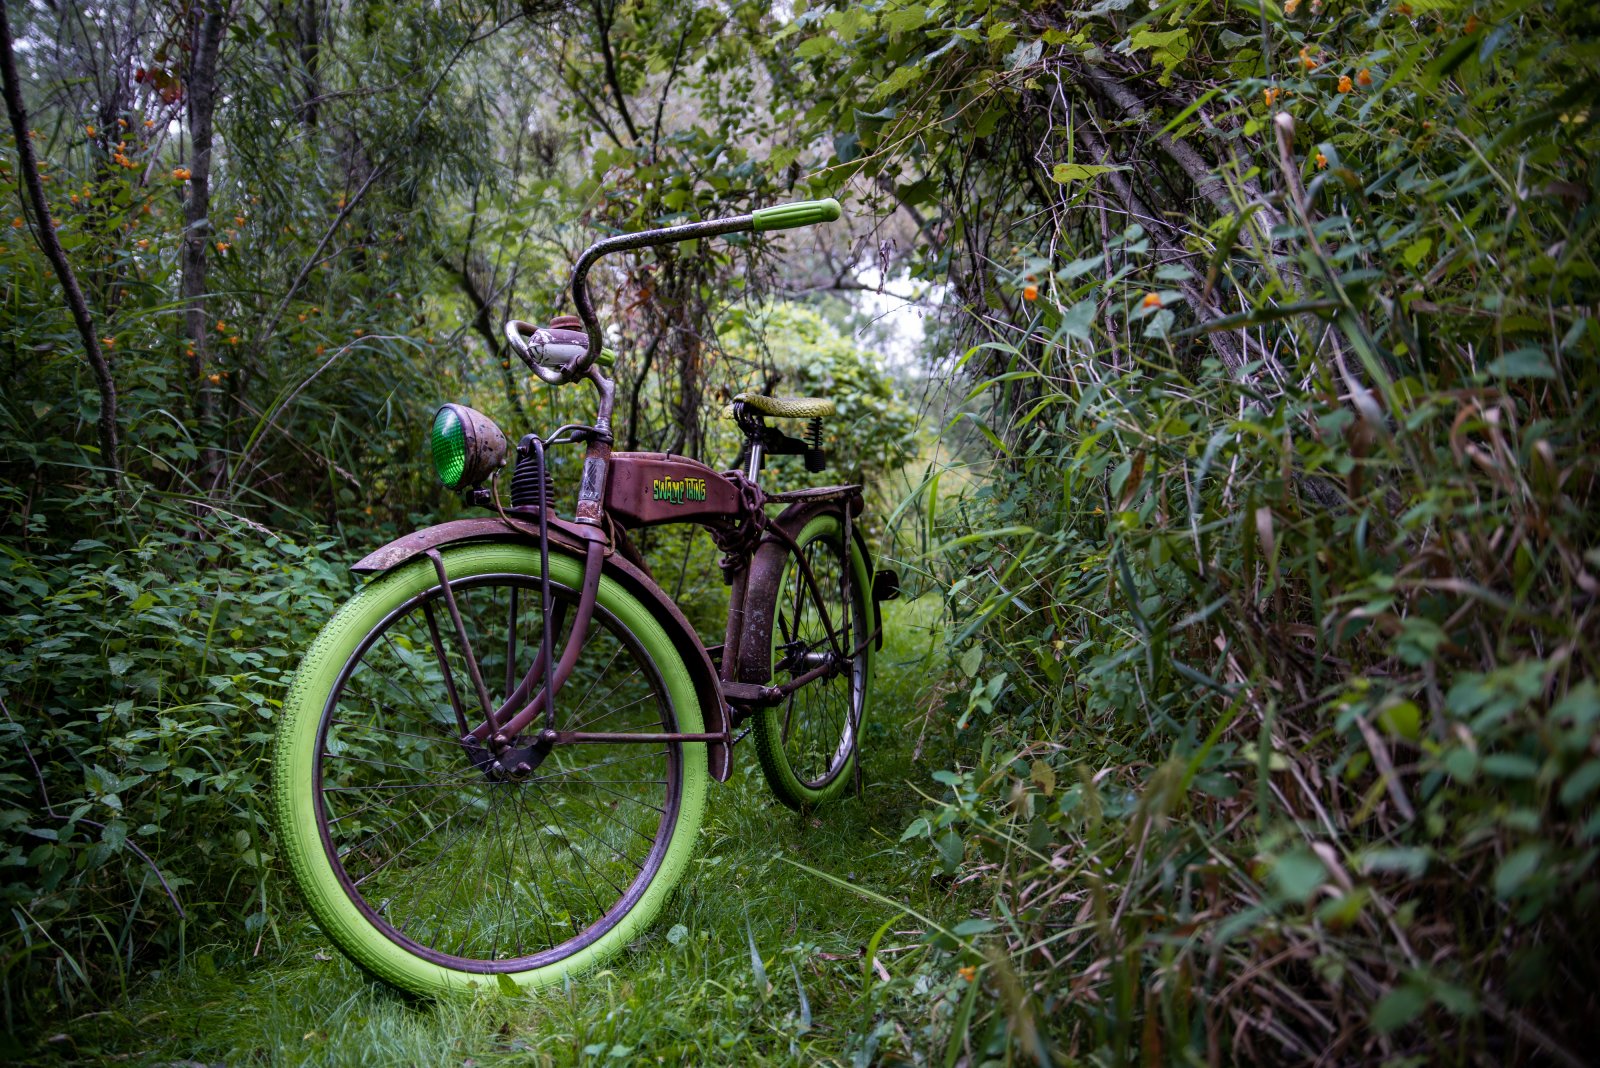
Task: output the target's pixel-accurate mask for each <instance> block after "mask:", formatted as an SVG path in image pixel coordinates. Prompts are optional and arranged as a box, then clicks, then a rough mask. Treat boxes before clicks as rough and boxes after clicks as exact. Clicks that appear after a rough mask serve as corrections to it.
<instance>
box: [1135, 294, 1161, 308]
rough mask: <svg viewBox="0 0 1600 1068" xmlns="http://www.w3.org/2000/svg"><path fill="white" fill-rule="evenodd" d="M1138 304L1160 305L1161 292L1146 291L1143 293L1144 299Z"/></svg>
mask: <svg viewBox="0 0 1600 1068" xmlns="http://www.w3.org/2000/svg"><path fill="white" fill-rule="evenodd" d="M1139 305H1140V307H1144V308H1159V307H1161V294H1160V293H1146V294H1145V295H1144V299H1143V300H1141V301H1140V302H1139Z"/></svg>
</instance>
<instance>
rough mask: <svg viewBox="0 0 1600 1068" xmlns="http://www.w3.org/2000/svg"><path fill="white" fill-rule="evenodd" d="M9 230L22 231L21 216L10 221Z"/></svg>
mask: <svg viewBox="0 0 1600 1068" xmlns="http://www.w3.org/2000/svg"><path fill="white" fill-rule="evenodd" d="M11 229H13V230H20V229H22V216H20V215H18V216H17V217H16V218H15V219H12V220H11Z"/></svg>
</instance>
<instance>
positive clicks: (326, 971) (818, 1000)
mask: <svg viewBox="0 0 1600 1068" xmlns="http://www.w3.org/2000/svg"><path fill="white" fill-rule="evenodd" d="M888 608H889V615H888V623H889V627H888V632H887V639H886V643H885V648H884V652H883V654H882V655H881V657H880V659H879V661H878V670H877V676H876V680H875V683H874V688H873V704H872V709H871V722H870V723H869V725H868V728H867V731H866V733H865V736H864V738H865V748H864V767H865V789H864V794H863V796H862V797H861V798H860V799H859V800H858V799H854V798H851V799H847V800H845V801H843V802H840V803H838V804H836V805H834V806H832V807H830V808H827V809H825V810H823V811H820V812H818V813H816V814H814V815H812V816H799V815H796V814H795V813H792V812H790V811H789V810H787V809H785V808H783V807H781V806H780V805H778V804H777V802H776V801H774V800H773V799H772V797H771V793H770V791H769V790H768V789H767V787H766V783H765V782H764V780H763V779H762V777H761V772H760V769H759V768H758V767H757V766H756V762H755V760H754V755H753V751H749V750H747V747H745V746H741V747H740V750H741V751H740V752H739V753H737V754H736V770H735V771H734V774H733V776H732V777H731V778H730V780H729V781H728V782H727V783H724V784H722V785H720V786H717V787H714V788H713V791H712V795H711V800H710V804H709V806H708V809H707V815H706V822H705V826H704V829H703V830H702V832H701V839H700V843H699V848H698V850H697V853H696V857H695V860H694V861H693V863H692V865H691V868H690V873H689V875H688V876H687V877H686V878H685V879H684V881H683V883H682V885H681V886H680V887H679V889H678V892H677V893H676V894H675V895H674V897H673V898H672V900H671V901H670V902H669V903H668V905H667V907H666V909H665V910H664V911H663V913H662V915H661V917H660V919H659V920H658V921H657V922H656V924H655V925H654V926H653V927H652V928H651V929H650V932H649V934H648V935H647V936H646V937H645V938H643V939H641V940H640V942H638V943H637V944H636V945H635V946H634V947H633V948H632V949H631V950H630V951H629V952H628V953H626V954H625V955H624V956H622V957H620V958H618V959H616V960H614V961H612V962H611V964H610V965H609V966H608V967H606V968H604V969H601V970H599V971H597V972H592V973H590V974H588V975H586V976H583V977H581V978H580V979H577V980H575V981H573V982H572V983H570V984H569V985H568V986H566V987H565V988H562V989H555V990H549V991H545V992H543V993H540V994H536V995H533V996H530V997H527V998H524V999H520V1000H512V999H506V998H502V997H499V996H495V995H484V996H482V997H479V998H477V999H460V1000H453V1001H447V1002H430V1001H419V1000H413V999H409V998H407V997H405V996H402V995H400V994H397V993H395V992H393V991H391V990H389V989H387V988H386V987H383V986H381V985H377V984H374V983H372V982H370V981H368V980H367V979H366V978H365V977H364V976H363V975H362V974H361V973H360V972H359V971H358V970H357V969H356V968H355V967H353V966H352V965H351V964H349V963H348V962H347V961H346V960H344V958H343V957H341V956H340V955H339V954H338V952H337V951H336V950H334V949H332V948H331V946H329V944H328V943H327V942H326V941H325V940H324V939H323V938H322V937H321V935H320V934H319V933H318V932H317V930H316V929H315V927H314V925H312V924H311V923H310V922H309V921H308V920H306V919H305V918H304V917H303V916H301V915H299V914H298V913H295V914H291V915H285V916H280V917H278V918H277V923H276V929H277V930H278V931H279V932H280V934H279V936H278V938H276V939H273V938H272V937H271V936H269V938H268V939H267V941H266V943H265V944H264V946H263V948H262V950H261V952H260V954H259V955H255V954H253V949H254V946H253V944H252V943H251V941H250V940H248V939H245V938H243V937H241V941H240V942H238V943H237V944H232V945H218V946H211V947H207V948H205V949H203V950H198V951H195V952H192V953H191V954H190V955H189V956H188V957H187V958H186V963H185V964H184V966H183V967H182V968H181V969H177V970H175V971H173V972H172V973H170V974H168V975H166V976H158V977H155V978H154V979H153V980H152V982H150V983H147V984H146V985H145V989H144V991H143V992H142V993H138V994H136V995H135V996H134V997H133V998H131V999H129V1000H127V1001H125V1002H123V1003H121V1004H119V1005H118V1006H116V1007H114V1008H113V1009H111V1010H109V1011H105V1012H100V1013H95V1014H92V1015H90V1016H87V1017H82V1018H79V1019H77V1020H72V1021H68V1022H65V1023H64V1025H63V1026H62V1027H61V1029H60V1032H59V1033H58V1034H56V1035H54V1036H52V1037H51V1038H50V1039H48V1040H47V1041H46V1042H45V1043H44V1044H43V1046H42V1048H40V1049H38V1050H37V1051H35V1053H36V1055H37V1056H39V1057H49V1058H51V1059H54V1060H59V1061H69V1062H70V1061H95V1062H98V1061H104V1060H109V1059H113V1058H115V1059H117V1060H121V1061H128V1062H132V1063H171V1062H174V1061H188V1062H200V1063H204V1064H216V1063H226V1064H230V1065H233V1064H328V1065H342V1064H352V1065H356V1064H359V1065H377V1064H463V1065H465V1064H475V1065H493V1064H512V1063H515V1064H529V1063H538V1064H551V1065H560V1064H608V1063H609V1064H624V1063H636V1062H638V1061H640V1060H646V1061H657V1060H659V1061H662V1062H665V1063H679V1062H688V1063H707V1062H712V1063H732V1062H738V1063H753V1064H787V1063H818V1062H821V1063H849V1062H850V1061H851V1060H852V1059H855V1058H856V1057H857V1056H858V1055H865V1056H867V1057H870V1056H871V1055H872V1050H871V1048H869V1047H871V1046H873V1045H876V1044H877V1042H879V1041H880V1038H879V1037H875V1035H874V1032H875V1031H876V1032H879V1033H880V1034H881V1033H887V1032H888V1031H891V1030H894V1029H896V1027H898V1028H899V1029H900V1030H901V1031H902V1032H904V1030H905V1028H906V1027H907V1026H912V1024H913V1021H910V1020H900V1019H898V1017H896V1018H895V1019H890V1017H894V1016H895V1014H896V1012H897V1009H896V1006H897V1005H905V1004H909V1003H907V1002H904V1001H902V1000H900V999H898V998H897V997H896V996H895V995H894V994H893V993H892V991H894V990H896V989H899V988H903V987H906V985H907V984H908V983H912V982H920V983H922V984H923V987H924V989H923V990H922V991H920V993H923V994H925V993H927V982H928V980H927V979H926V977H924V976H921V975H920V974H919V975H917V976H912V975H910V971H911V970H912V969H913V968H918V969H920V968H922V967H923V966H924V965H925V964H926V962H927V959H928V958H927V957H926V954H925V952H923V951H921V943H920V937H921V932H920V930H917V929H916V928H917V923H916V921H913V920H910V919H909V918H907V917H904V916H902V915H900V914H898V913H897V912H896V911H895V910H893V909H890V908H889V907H887V906H885V905H882V904H878V903H874V902H872V901H869V900H868V899H866V898H864V897H862V896H861V895H858V894H856V893H854V892H852V891H851V890H849V889H846V888H844V887H841V886H839V885H837V884H836V883H833V882H830V881H828V880H826V879H823V878H819V877H817V876H816V875H813V874H811V873H810V872H808V871H806V870H804V868H802V867H800V866H799V865H804V866H805V867H809V868H814V869H817V870H819V871H823V872H827V873H829V874H832V875H835V876H837V877H840V878H842V879H844V880H846V881H848V882H850V883H852V884H855V885H858V886H860V887H862V888H864V889H867V890H872V891H875V892H877V893H879V894H882V895H885V896H887V897H889V898H892V899H894V900H896V901H899V902H902V903H904V904H905V905H907V906H909V907H910V908H913V909H916V910H918V911H920V912H923V913H924V914H925V915H930V916H932V917H934V918H936V919H940V920H941V922H943V920H944V919H949V918H952V917H956V916H958V915H959V914H960V913H961V911H962V908H961V903H960V901H959V900H958V896H957V895H955V894H954V892H953V891H952V890H951V889H950V888H949V886H948V885H947V884H946V883H944V882H943V881H942V880H939V879H938V878H937V877H936V872H937V867H936V865H935V864H934V862H933V858H932V857H931V856H930V855H929V851H928V849H927V847H926V845H925V843H921V842H910V843H901V842H900V841H899V838H900V833H901V831H902V830H903V829H904V827H905V826H906V824H907V823H908V822H910V820H911V819H912V818H913V817H914V816H915V815H916V813H917V811H918V810H919V809H920V807H921V805H922V799H921V797H919V795H918V793H917V790H916V789H915V785H916V784H917V783H919V782H921V781H923V780H925V779H926V777H927V774H928V772H929V771H930V770H932V768H933V767H937V766H940V765H939V764H938V763H937V759H938V753H939V751H940V749H941V747H942V745H943V739H944V738H945V732H944V731H943V730H942V729H941V728H939V726H938V725H937V724H934V725H932V726H930V727H929V729H928V730H927V732H926V737H927V739H929V745H930V746H931V747H933V748H934V750H935V752H934V753H933V754H930V753H927V752H924V753H923V754H922V755H921V759H920V762H919V761H918V760H917V759H916V757H917V750H918V743H919V740H920V739H921V738H922V737H923V733H922V732H923V723H924V719H925V717H926V715H927V714H928V708H929V703H930V699H931V693H930V691H931V686H932V684H933V682H934V680H936V679H937V678H938V676H939V675H940V673H941V669H942V667H943V662H942V659H941V657H942V642H941V641H940V635H939V634H938V632H937V620H938V618H939V605H938V602H937V600H936V599H934V598H931V597H928V598H923V599H921V600H919V601H915V602H906V603H896V604H891V605H889V606H888ZM934 707H936V708H939V707H942V706H940V705H938V704H937V703H935V706H934ZM934 715H938V712H937V711H936V712H935V713H934ZM886 921H892V922H888V930H887V933H885V934H884V935H883V937H882V942H881V946H880V948H879V949H878V953H877V954H876V959H877V960H878V961H880V962H881V963H882V965H883V971H881V972H880V971H879V970H878V969H877V968H876V967H869V966H868V965H867V963H866V960H865V959H864V949H865V947H866V946H867V944H868V943H869V941H871V940H872V939H873V936H874V935H875V934H876V933H877V932H878V931H879V929H880V928H881V927H883V926H884V924H885V923H886ZM911 947H917V948H911ZM886 976H887V977H888V980H889V981H885V977H886ZM136 990H137V988H136ZM926 1000H928V999H926V998H922V999H919V1004H921V1002H924V1001H926ZM926 1009H927V1006H926V1005H925V1004H921V1009H920V1010H919V1011H924V1012H925V1011H926ZM886 1020H887V1021H888V1022H885V1021H886Z"/></svg>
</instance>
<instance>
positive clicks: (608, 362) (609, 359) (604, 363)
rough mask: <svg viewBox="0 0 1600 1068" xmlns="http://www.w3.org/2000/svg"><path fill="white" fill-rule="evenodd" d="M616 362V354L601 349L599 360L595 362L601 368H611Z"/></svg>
mask: <svg viewBox="0 0 1600 1068" xmlns="http://www.w3.org/2000/svg"><path fill="white" fill-rule="evenodd" d="M616 362H617V354H616V353H614V352H612V351H611V350H610V349H601V350H600V358H599V359H597V360H595V363H598V364H599V365H600V366H601V367H611V366H612V365H614V364H615V363H616Z"/></svg>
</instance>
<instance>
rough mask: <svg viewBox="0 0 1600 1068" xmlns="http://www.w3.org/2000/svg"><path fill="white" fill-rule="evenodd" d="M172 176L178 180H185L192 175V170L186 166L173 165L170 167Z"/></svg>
mask: <svg viewBox="0 0 1600 1068" xmlns="http://www.w3.org/2000/svg"><path fill="white" fill-rule="evenodd" d="M172 177H174V178H176V179H177V180H178V181H180V182H187V181H188V180H189V179H190V178H193V177H194V172H193V171H191V170H189V168H188V167H174V168H173V169H172Z"/></svg>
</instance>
